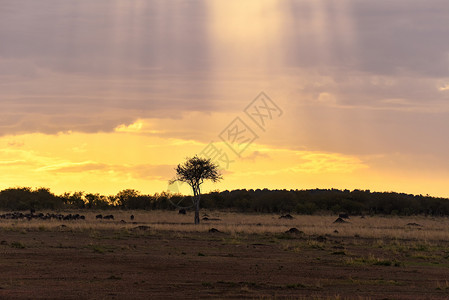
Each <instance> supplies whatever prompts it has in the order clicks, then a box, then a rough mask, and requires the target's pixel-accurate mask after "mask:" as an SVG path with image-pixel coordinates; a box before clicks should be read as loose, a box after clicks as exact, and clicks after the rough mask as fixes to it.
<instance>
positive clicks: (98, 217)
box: [95, 215, 103, 219]
mask: <svg viewBox="0 0 449 300" xmlns="http://www.w3.org/2000/svg"><path fill="white" fill-rule="evenodd" d="M95 219H103V215H96V216H95Z"/></svg>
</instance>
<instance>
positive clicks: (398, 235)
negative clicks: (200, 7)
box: [0, 211, 449, 299]
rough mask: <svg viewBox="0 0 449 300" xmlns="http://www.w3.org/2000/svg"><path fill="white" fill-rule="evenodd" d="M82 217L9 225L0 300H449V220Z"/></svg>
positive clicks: (2, 236) (0, 224)
mask: <svg viewBox="0 0 449 300" xmlns="http://www.w3.org/2000/svg"><path fill="white" fill-rule="evenodd" d="M44 213H45V212H44ZM62 213H63V214H68V213H75V212H73V211H67V212H62ZM76 213H82V214H84V215H85V216H86V220H78V221H55V220H47V221H42V220H34V219H33V220H30V221H28V220H4V219H3V220H0V251H1V253H2V255H1V260H0V262H1V266H2V272H0V298H2V299H30V298H41V299H75V298H76V299H80V298H90V299H123V298H134V299H150V298H151V299H194V298H211V299H222V298H234V299H240V298H247V299H313V298H315V299H447V298H449V219H448V218H430V217H424V216H417V217H378V216H377V217H369V216H367V217H365V218H361V217H360V216H354V217H351V218H350V219H348V220H347V223H343V224H340V223H338V224H336V223H333V222H334V220H335V219H336V218H337V217H336V216H301V215H293V217H294V218H293V219H291V220H288V219H280V218H279V215H257V214H237V213H231V212H217V211H202V217H203V216H205V215H207V217H208V218H209V219H210V220H209V221H203V222H202V223H201V224H200V225H198V226H195V225H193V224H192V223H193V215H192V213H188V214H187V215H179V214H177V212H173V211H149V212H146V211H106V212H92V211H89V212H79V211H78V212H76ZM97 214H113V215H114V217H115V218H114V220H97V219H96V218H95V216H96V215H97ZM130 215H134V220H132V221H131V220H130ZM293 227H294V228H297V229H298V230H299V232H298V233H293V234H292V233H286V231H287V230H289V229H290V228H293ZM211 228H215V229H217V230H218V232H209V230H210V229H211Z"/></svg>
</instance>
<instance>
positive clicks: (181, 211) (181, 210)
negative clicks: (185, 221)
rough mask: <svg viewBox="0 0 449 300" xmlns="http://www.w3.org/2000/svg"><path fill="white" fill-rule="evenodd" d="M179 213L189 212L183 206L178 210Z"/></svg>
mask: <svg viewBox="0 0 449 300" xmlns="http://www.w3.org/2000/svg"><path fill="white" fill-rule="evenodd" d="M178 213H179V214H180V215H185V214H186V213H187V211H186V210H185V209H184V208H181V209H180V210H179V211H178Z"/></svg>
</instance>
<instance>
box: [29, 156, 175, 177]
mask: <svg viewBox="0 0 449 300" xmlns="http://www.w3.org/2000/svg"><path fill="white" fill-rule="evenodd" d="M174 167H175V166H173V165H149V164H141V165H114V164H104V163H97V162H93V161H84V162H63V163H58V164H53V165H48V166H43V167H40V168H38V169H36V171H37V172H50V173H81V174H82V173H87V172H95V173H101V174H108V173H109V174H111V173H118V174H122V175H123V176H125V177H126V176H131V177H133V178H136V179H145V180H167V181H168V180H170V179H171V177H173V174H174Z"/></svg>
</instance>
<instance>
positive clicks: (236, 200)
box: [0, 187, 449, 216]
mask: <svg viewBox="0 0 449 300" xmlns="http://www.w3.org/2000/svg"><path fill="white" fill-rule="evenodd" d="M191 205H192V199H191V196H183V195H173V194H169V193H165V192H162V193H156V194H154V195H143V194H141V193H140V192H139V191H136V190H132V189H127V190H123V191H121V192H119V193H117V194H116V195H112V196H104V195H100V194H98V193H97V194H92V193H89V194H85V193H84V192H75V193H64V194H63V195H61V196H57V195H54V194H53V193H51V192H50V190H49V189H46V188H39V189H35V190H33V189H31V188H28V187H19V188H10V189H5V190H2V191H0V209H3V210H29V209H61V208H73V209H108V208H121V209H146V210H154V209H176V208H178V207H189V206H191ZM201 205H202V207H204V208H207V209H231V210H236V211H240V212H258V213H286V212H291V213H298V214H315V213H321V212H329V213H339V212H346V213H349V214H352V215H354V214H373V215H374V214H387V215H389V214H393V215H417V214H425V215H433V216H443V215H445V216H448V215H449V199H447V198H435V197H430V196H423V195H411V194H404V193H394V192H383V193H378V192H371V191H369V190H364V191H363V190H353V191H349V190H337V189H314V190H268V189H263V190H260V189H257V190H245V189H242V190H233V191H223V192H217V191H215V192H211V193H208V194H204V195H202V198H201Z"/></svg>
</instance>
